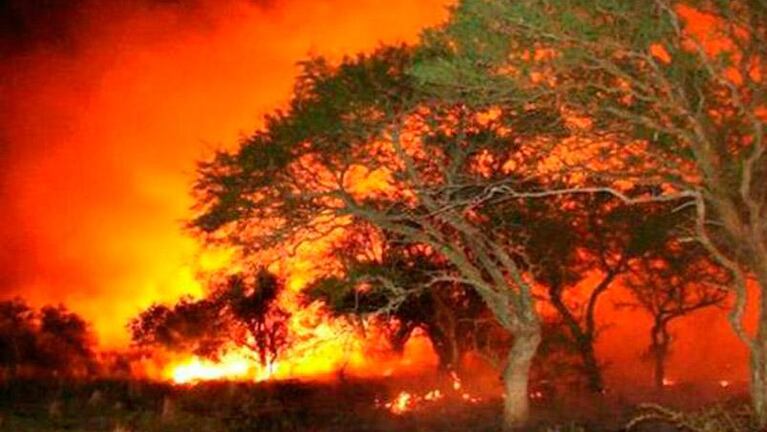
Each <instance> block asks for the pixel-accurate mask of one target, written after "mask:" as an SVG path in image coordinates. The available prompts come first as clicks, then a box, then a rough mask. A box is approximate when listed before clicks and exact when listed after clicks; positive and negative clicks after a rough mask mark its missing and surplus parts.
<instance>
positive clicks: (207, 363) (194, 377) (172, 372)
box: [168, 350, 272, 384]
mask: <svg viewBox="0 0 767 432" xmlns="http://www.w3.org/2000/svg"><path fill="white" fill-rule="evenodd" d="M257 365H258V364H257V363H255V362H254V361H253V359H252V356H250V355H249V354H248V353H247V352H244V351H242V350H240V351H234V352H230V353H227V354H226V355H224V356H223V357H222V358H220V359H218V360H217V361H213V360H209V359H204V358H200V357H197V356H193V357H191V358H189V359H186V360H184V361H182V362H181V363H179V364H177V365H174V366H172V367H170V368H169V369H168V375H169V378H170V379H171V380H172V381H173V382H174V383H176V384H190V383H196V382H199V381H215V380H222V379H227V380H254V381H264V380H267V379H269V378H270V377H271V372H272V369H271V368H262V367H259V366H257Z"/></svg>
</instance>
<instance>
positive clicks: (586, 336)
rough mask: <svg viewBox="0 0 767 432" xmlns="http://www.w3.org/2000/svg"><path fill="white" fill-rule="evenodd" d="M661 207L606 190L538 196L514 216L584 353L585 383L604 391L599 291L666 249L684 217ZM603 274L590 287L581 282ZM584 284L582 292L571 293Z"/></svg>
mask: <svg viewBox="0 0 767 432" xmlns="http://www.w3.org/2000/svg"><path fill="white" fill-rule="evenodd" d="M666 212H668V209H665V208H664V207H663V206H658V205H654V206H651V205H647V204H645V205H634V206H628V205H625V204H624V203H623V202H622V201H621V200H619V199H617V198H615V197H614V196H613V195H611V194H609V193H594V194H578V195H564V196H551V197H548V198H546V199H543V198H541V199H538V200H536V201H534V202H533V203H531V204H529V205H528V206H527V207H526V208H524V209H522V210H521V212H519V213H518V214H517V215H506V217H510V218H514V219H515V220H518V223H519V224H521V225H524V226H525V227H526V230H525V231H524V234H523V235H524V236H525V238H526V241H525V250H526V253H527V255H528V256H531V257H533V261H534V262H535V263H536V265H535V266H534V267H533V269H532V271H533V272H534V273H535V275H536V280H537V281H538V282H539V283H540V284H541V285H543V286H544V288H545V292H546V297H547V300H548V301H549V302H550V303H551V305H552V307H553V308H554V309H555V310H556V312H557V314H558V315H559V316H560V319H561V321H562V324H563V325H564V327H565V330H566V332H565V334H566V335H567V339H568V342H569V344H570V345H571V346H572V348H573V349H574V350H575V352H576V353H577V354H578V355H579V357H580V361H581V371H582V374H583V376H584V377H585V378H586V385H587V388H588V389H589V390H590V391H592V392H594V393H601V392H602V391H603V389H604V382H603V378H602V368H601V365H600V364H599V361H598V358H597V355H596V351H595V349H594V345H595V343H596V340H597V337H598V331H599V327H598V324H597V318H598V317H597V310H598V305H599V301H600V299H601V298H602V296H603V295H604V294H605V293H606V292H607V291H608V290H609V289H610V288H611V287H613V286H614V285H616V284H617V282H618V281H620V280H621V279H622V277H623V276H625V275H626V274H627V273H628V272H629V270H630V266H631V264H632V262H633V261H634V260H636V259H638V258H639V257H641V256H643V255H645V254H647V253H651V252H652V251H654V250H655V249H658V248H660V247H662V246H663V243H664V241H665V238H666V237H665V236H666V235H667V232H668V231H669V230H670V229H671V228H672V227H673V226H674V225H675V224H678V223H680V221H682V220H684V219H685V218H686V215H685V214H684V213H677V214H675V215H674V216H675V217H670V216H668V215H667V214H666ZM595 273H598V279H597V280H596V282H595V283H594V284H593V285H591V286H584V282H585V281H586V280H587V279H588V278H589V277H590V276H594V275H595ZM576 288H579V294H578V295H571V292H572V291H575V289H576Z"/></svg>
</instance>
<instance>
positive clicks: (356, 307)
mask: <svg viewBox="0 0 767 432" xmlns="http://www.w3.org/2000/svg"><path fill="white" fill-rule="evenodd" d="M338 247H339V249H341V250H342V253H343V255H344V257H343V261H344V263H345V272H344V275H343V276H330V277H326V278H322V279H320V280H318V281H316V282H315V283H314V284H312V285H311V286H310V287H309V288H308V289H307V290H306V293H307V295H308V297H309V298H310V299H312V300H313V299H321V300H323V301H324V302H325V303H326V304H328V305H329V306H330V307H331V310H332V311H334V312H335V313H337V314H358V315H362V316H365V315H375V316H376V317H377V318H378V322H383V325H382V327H383V328H384V329H385V330H387V336H388V337H389V340H390V342H391V344H392V346H393V348H394V349H395V350H398V351H399V350H402V348H403V347H404V345H405V343H406V342H407V341H408V339H409V338H410V336H411V334H412V333H413V331H414V330H415V329H421V330H423V331H424V332H425V334H426V336H427V337H428V338H429V340H430V341H431V343H432V346H433V347H434V350H435V352H436V354H437V357H438V359H439V364H438V366H439V370H440V371H442V372H460V365H461V357H462V356H463V355H464V354H466V353H467V352H469V351H473V350H474V351H477V350H478V351H484V352H486V351H488V349H489V348H490V344H487V340H488V338H489V335H488V332H489V331H490V330H491V327H493V326H494V320H493V319H492V316H491V315H490V311H488V310H487V307H486V306H485V304H484V302H483V301H482V299H481V298H480V297H479V296H478V295H477V294H476V293H475V292H474V291H473V290H471V289H470V288H469V287H467V286H465V285H462V284H460V283H455V282H451V281H445V282H440V281H434V280H432V276H433V275H434V274H437V273H440V272H442V271H444V270H445V266H446V265H447V263H445V261H444V259H442V258H441V257H440V256H439V255H438V254H435V253H434V252H433V251H432V250H430V249H429V248H425V247H422V246H418V245H409V244H407V243H404V244H403V243H402V242H400V241H398V240H397V236H390V237H389V238H386V239H381V240H380V244H378V245H377V249H379V250H380V252H379V253H378V254H377V255H378V256H370V254H369V253H367V254H366V251H370V250H372V249H376V248H374V247H372V245H370V244H366V243H360V242H359V240H358V237H355V236H352V235H350V236H347V238H346V239H345V240H344V241H343V242H341V243H340V245H339V246H338ZM374 255H375V254H374ZM398 297H399V300H394V299H395V298H398ZM493 348H494V349H497V345H495V346H493ZM488 354H489V353H488ZM492 354H497V352H493V353H492Z"/></svg>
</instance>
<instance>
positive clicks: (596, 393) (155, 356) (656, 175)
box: [0, 0, 767, 431]
mask: <svg viewBox="0 0 767 432" xmlns="http://www.w3.org/2000/svg"><path fill="white" fill-rule="evenodd" d="M264 7H267V6H264ZM765 23H767V6H764V5H763V4H761V3H759V2H750V1H732V2H709V1H692V0H686V1H682V0H680V1H665V0H658V1H655V2H651V3H650V4H644V3H642V4H640V3H638V2H634V1H628V0H626V1H623V0H621V1H615V0H611V1H591V2H589V1H586V2H583V1H556V2H541V1H537V0H519V1H514V2H506V1H497V0H462V1H459V2H458V3H457V4H456V5H455V6H454V7H452V8H451V9H450V16H449V18H448V19H447V21H445V22H444V23H443V24H441V25H439V26H436V27H432V28H429V29H427V30H425V31H424V32H423V33H422V35H421V37H420V39H419V41H418V43H414V44H388V45H382V46H379V47H378V48H377V49H374V50H366V51H365V52H362V53H360V54H357V55H355V56H346V57H343V58H341V59H331V58H328V57H327V56H322V55H315V56H311V57H309V58H308V59H307V60H305V61H303V62H301V63H300V64H299V73H298V76H297V78H296V79H295V82H294V86H293V90H292V96H291V97H290V99H289V100H288V101H287V103H286V104H284V106H282V108H280V109H277V110H274V111H272V112H271V113H270V114H267V115H266V116H265V117H264V120H263V124H262V125H261V126H260V127H257V128H254V129H253V131H252V132H251V133H250V134H248V135H247V136H244V137H242V138H241V140H240V141H239V144H238V145H237V146H234V147H227V148H225V149H222V150H219V151H216V152H215V153H213V154H212V155H210V154H206V156H205V157H203V158H202V159H201V161H200V162H199V163H198V168H197V171H196V173H195V179H194V183H193V187H192V194H191V196H192V199H193V201H194V205H193V206H192V209H191V212H190V213H188V214H187V215H186V218H185V220H186V221H187V222H186V227H185V233H187V234H188V235H190V236H191V237H192V238H193V239H194V241H196V242H199V243H200V245H201V247H204V248H207V249H206V251H207V252H208V253H211V254H214V255H216V254H220V256H221V257H222V258H221V259H220V260H215V261H216V263H215V265H208V266H203V267H205V268H200V269H198V270H199V271H198V272H197V274H195V276H194V277H193V278H191V279H193V281H194V286H195V287H196V289H195V290H191V291H193V292H185V295H182V296H180V297H179V296H177V298H174V299H172V300H171V301H163V299H161V298H156V299H151V302H145V303H144V306H145V307H144V308H143V310H141V311H138V312H137V313H136V314H135V315H134V316H133V318H132V319H130V320H129V322H128V323H127V329H128V331H129V333H130V346H129V347H121V348H120V349H118V350H115V351H110V352H106V351H104V352H101V351H99V350H98V347H97V345H96V344H95V342H94V338H93V335H92V333H91V331H90V329H89V328H88V325H87V323H86V321H85V320H84V319H83V318H81V317H80V316H78V315H77V314H75V313H73V312H71V311H69V310H67V309H66V308H65V307H64V306H59V307H50V306H46V307H43V308H40V309H39V310H36V309H33V308H32V307H30V306H28V305H27V304H26V303H25V302H24V301H22V300H11V301H6V302H3V303H0V367H2V371H3V382H2V383H1V384H0V385H1V386H2V388H3V389H4V392H5V393H3V394H4V395H5V397H4V398H3V400H2V403H3V407H4V409H6V410H7V411H8V413H9V414H7V415H8V416H9V417H8V419H9V420H7V421H8V422H10V423H9V424H11V425H12V427H14V428H16V429H18V430H24V429H23V428H25V427H27V426H26V423H25V421H26V420H25V416H28V417H35V415H38V416H39V413H38V414H33V415H29V414H28V413H29V412H33V411H34V408H30V406H31V405H32V404H31V403H30V402H29V401H28V397H27V396H24V392H25V390H24V389H27V388H28V389H31V390H30V394H35V395H37V396H39V397H40V398H41V399H42V400H47V401H50V404H49V405H48V406H47V408H46V409H47V417H46V418H47V419H48V420H49V421H51V422H52V423H51V427H53V428H55V427H61V426H62V424H63V423H62V422H64V423H66V421H68V420H64V419H65V418H66V416H65V414H64V413H65V412H67V411H68V412H72V410H76V409H78V407H79V408H82V409H85V411H88V410H89V409H91V411H92V412H91V411H88V414H87V415H88V416H89V417H88V418H89V419H90V420H89V421H91V422H92V423H93V424H97V426H96V427H97V428H98V427H102V428H103V427H105V426H106V427H109V428H112V427H113V428H115V430H151V428H157V427H164V428H166V429H163V430H172V428H178V430H193V429H199V428H203V429H200V430H243V431H245V430H264V429H266V430H347V429H348V430H466V429H472V428H473V429H476V430H499V429H504V430H517V429H520V428H531V429H534V428H537V427H539V426H540V427H542V428H545V427H548V426H550V425H552V424H555V423H556V424H562V423H563V422H564V423H572V422H576V423H578V424H580V423H583V424H584V425H588V426H589V427H595V428H600V429H606V430H613V429H618V428H623V427H625V428H627V429H631V430H634V429H636V430H643V429H642V428H650V429H646V430H655V429H652V428H653V427H668V428H678V429H689V430H694V431H703V430H706V431H708V430H732V431H746V430H761V429H763V428H764V427H766V426H767V348H765V347H766V346H767V302H765V301H763V299H765V298H767V293H765V292H764V290H765V289H767V222H765V221H767V210H766V209H767V187H766V186H765V185H767V138H766V137H765V135H766V134H767V86H765V83H764V80H763V73H764V71H765V70H766V69H767V51H766V50H767V48H766V47H765V44H764V43H763V41H764V40H767V24H765ZM145 102H147V101H145ZM186 291H189V290H186ZM118 301H119V299H118ZM706 317H708V318H706ZM712 317H713V318H712ZM725 321H727V322H728V323H729V325H730V326H731V329H732V332H731V334H730V335H729V336H728V337H729V338H730V339H728V340H729V341H730V342H727V343H723V342H721V341H718V340H714V338H711V339H712V340H710V341H707V340H705V331H707V330H710V331H711V332H712V333H713V331H714V329H715V328H718V327H716V326H719V327H721V325H722V323H724V322H725ZM681 323H686V326H682V324H681ZM711 323H718V324H716V326H715V325H711ZM120 325H126V324H125V323H120ZM709 325H711V328H710V329H706V328H705V327H706V326H709ZM610 326H614V327H620V328H621V329H623V330H621V331H622V333H620V332H614V333H613V336H612V338H609V337H608V334H609V327H610ZM696 328H697V329H696ZM701 329H703V330H701ZM701 335H703V336H704V337H701ZM736 338H737V340H738V341H739V343H740V344H739V345H734V344H733V343H732V341H733V340H736ZM707 343H708V344H714V345H716V344H719V343H723V345H722V347H724V346H728V347H730V346H737V347H738V348H737V349H739V350H740V351H733V353H732V354H731V353H723V352H722V351H724V350H723V348H721V347H719V346H709V351H707V352H711V353H716V355H717V357H716V358H714V359H710V361H709V359H706V358H694V357H692V356H688V357H686V358H685V357H681V356H679V355H674V354H675V353H676V352H677V350H679V351H681V352H696V351H694V350H693V349H691V348H690V347H691V346H701V345H706V344H707ZM727 344H729V345H727ZM639 346H641V347H642V348H641V349H640V348H637V347H639ZM683 350H685V351H683ZM626 352H627V353H628V356H631V360H630V361H625V362H624V363H623V364H614V363H612V364H611V361H614V359H616V358H618V359H626V358H628V357H627V356H623V357H621V354H620V353H626ZM698 352H702V351H698ZM747 359H748V360H747ZM672 360H673V361H674V363H673V364H675V365H676V369H674V368H672V367H671V365H672ZM631 362H634V363H631ZM717 362H718V363H717ZM706 363H710V364H709V365H708V367H709V368H711V369H714V370H715V376H713V377H711V376H709V377H706V378H705V379H704V378H701V376H702V375H701V374H698V375H697V376H696V372H697V371H698V370H704V368H705V367H706ZM712 364H713V365H714V366H712ZM632 365H641V371H642V372H641V373H637V372H636V371H635V368H634V367H633V366H632ZM721 365H727V367H728V368H730V370H726V371H725V370H722V369H723V367H720V366H721ZM680 369H685V370H687V371H688V373H689V374H690V375H688V376H686V377H685V376H683V373H681V372H679V370H680ZM691 376H692V377H693V378H695V379H690V377H691ZM747 378H748V379H747ZM40 379H42V380H43V381H39V380H40ZM746 381H747V382H748V385H747V386H746V385H744V384H745V382H746ZM40 382H42V383H46V382H53V383H55V384H51V385H47V384H40ZM65 389H70V390H65ZM67 391H69V392H70V393H71V394H65V393H67ZM746 395H747V396H748V397H747V398H746V397H745V396H746ZM746 399H747V400H748V402H745V400H746ZM84 401H87V402H84ZM711 401H717V402H720V403H722V404H723V405H721V408H717V409H714V410H709V411H701V412H698V411H696V410H698V409H700V407H701V406H703V405H704V404H706V403H708V402H711ZM638 402H659V403H663V404H670V405H675V408H673V409H672V408H666V407H665V406H662V405H643V406H640V407H639V410H638V411H632V409H633V407H634V404H636V403H638ZM107 406H109V408H108V409H107V408H106V407H107ZM83 407H89V408H83ZM339 407H340V409H339ZM677 408H678V409H680V410H687V411H689V412H690V413H689V414H687V413H684V412H682V411H676V409H677ZM618 411H620V412H621V413H623V414H620V415H615V413H616V412H618ZM632 412H635V413H637V414H636V415H633V414H631V413H632ZM19 413H21V414H19ZM136 413H138V414H136ZM146 413H150V414H146ZM605 413H610V414H609V415H606V414H605ZM134 414H135V415H134ZM145 414H146V415H145ZM105 416H106V417H105ZM109 416H112V417H109ZM5 419H6V417H5V415H3V417H0V426H2V424H3V423H1V422H5V421H6V420H5ZM200 419H205V420H204V421H200ZM157 422H159V424H160V425H161V426H157ZM30 424H34V423H30ZM572 424H574V423H572ZM34 427H35V426H34V425H33V426H30V428H34ZM552 427H556V428H557V429H556V430H561V429H559V426H552ZM579 427H580V426H573V428H575V429H574V430H582V429H578V428H579ZM712 427H715V428H719V429H711V428H712ZM29 430H33V429H29Z"/></svg>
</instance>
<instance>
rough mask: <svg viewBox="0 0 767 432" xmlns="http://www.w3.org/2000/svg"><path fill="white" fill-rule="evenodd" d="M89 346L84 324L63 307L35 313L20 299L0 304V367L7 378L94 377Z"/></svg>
mask: <svg viewBox="0 0 767 432" xmlns="http://www.w3.org/2000/svg"><path fill="white" fill-rule="evenodd" d="M93 343H94V341H93V337H92V335H91V333H90V331H89V329H88V325H87V323H86V322H85V321H84V320H83V319H82V318H81V317H80V316H78V315H77V314H75V313H73V312H70V311H69V310H67V309H66V308H65V307H64V306H57V307H53V306H45V307H43V308H42V309H41V310H39V311H36V310H34V309H32V308H31V307H29V306H28V305H27V304H26V303H25V302H24V301H23V300H21V299H14V300H9V301H3V302H0V367H2V369H3V372H4V373H5V374H6V375H7V376H11V377H12V376H16V375H18V374H20V373H24V374H35V375H47V374H54V375H58V376H63V375H77V376H84V375H88V374H92V373H95V372H96V363H97V362H96V359H95V355H94V353H93Z"/></svg>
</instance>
